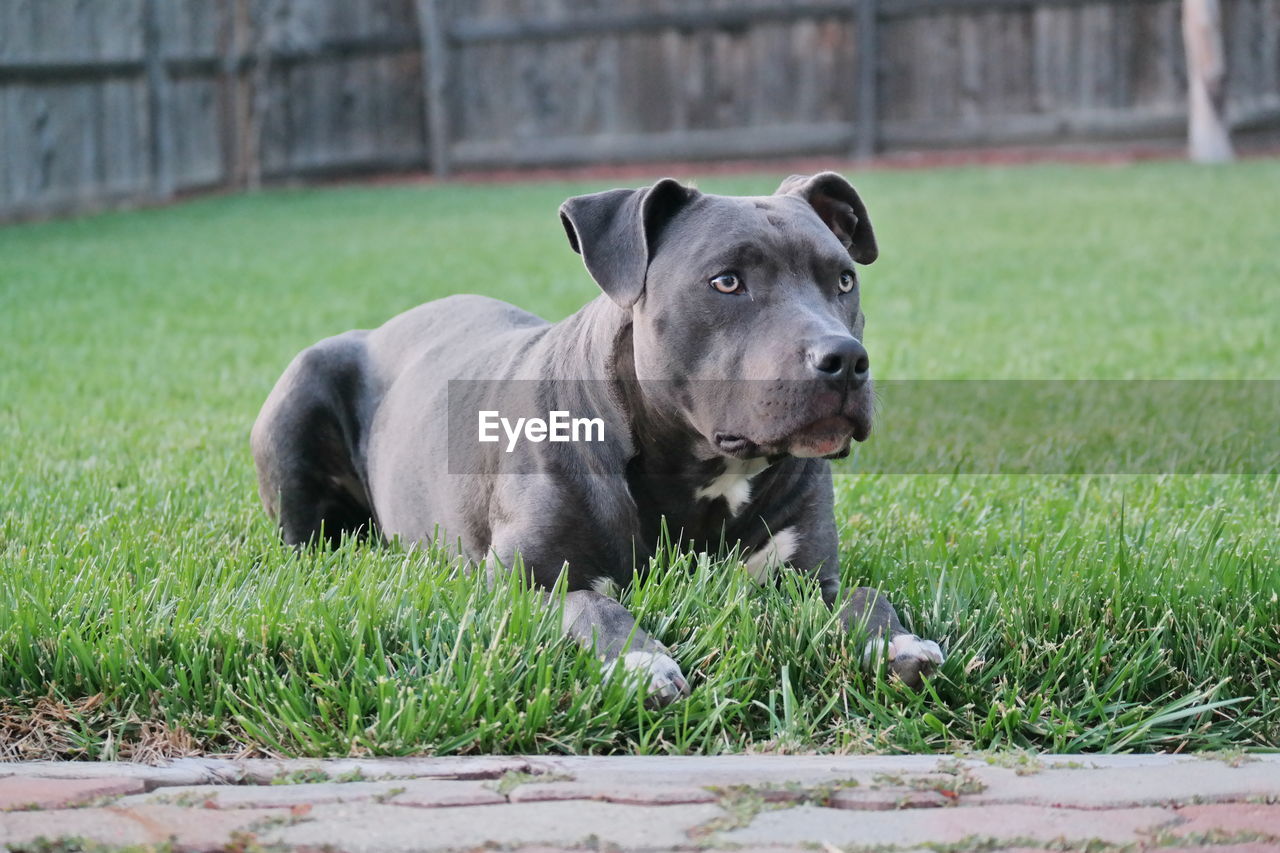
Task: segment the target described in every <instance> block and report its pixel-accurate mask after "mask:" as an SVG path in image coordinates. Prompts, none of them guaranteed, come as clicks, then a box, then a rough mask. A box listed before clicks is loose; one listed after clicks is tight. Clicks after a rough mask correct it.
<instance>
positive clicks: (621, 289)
mask: <svg viewBox="0 0 1280 853" xmlns="http://www.w3.org/2000/svg"><path fill="white" fill-rule="evenodd" d="M697 192H698V191H697V190H695V189H691V188H690V187H686V186H684V185H682V184H681V183H679V182H678V181H676V180H674V179H672V178H663V179H662V180H660V181H658V182H657V183H656V184H654V185H653V186H651V187H647V188H644V189H638V190H608V191H607V192H602V193H593V194H592V195H580V196H576V197H574V198H571V199H569V200H568V201H566V202H565V203H564V204H562V205H560V222H561V224H563V225H564V232H565V234H566V235H568V237H569V245H570V246H572V247H573V250H574V251H575V252H577V253H578V254H580V255H582V262H583V263H584V264H586V266H587V272H589V273H591V277H592V278H594V279H595V280H596V284H598V285H600V289H601V290H603V291H604V292H605V293H607V294H608V295H609V298H610V299H612V300H613V301H614V302H616V303H618V304H619V305H621V306H622V307H623V308H630V307H631V306H632V305H634V304H635V303H636V300H637V299H639V298H640V295H641V294H642V293H644V283H645V275H646V273H647V272H648V270H649V261H650V260H652V259H653V251H654V249H655V248H656V247H657V241H658V237H659V235H660V234H661V232H662V228H663V227H664V226H665V225H666V224H667V223H668V222H670V221H671V219H672V218H673V217H674V216H675V215H676V213H678V212H679V211H680V209H681V208H682V207H684V206H685V205H686V204H688V203H689V201H690V200H691V199H692V198H693V197H694V196H695V195H697Z"/></svg>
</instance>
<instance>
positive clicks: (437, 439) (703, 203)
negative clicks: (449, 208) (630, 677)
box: [253, 172, 942, 704]
mask: <svg viewBox="0 0 1280 853" xmlns="http://www.w3.org/2000/svg"><path fill="white" fill-rule="evenodd" d="M560 218H561V220H562V222H563V224H564V229H565V232H566V234H567V236H568V240H569V245H570V246H572V247H573V249H574V250H575V251H577V252H578V253H580V254H581V255H582V259H583V261H584V262H585V264H586V268H587V271H588V272H589V273H590V274H591V276H592V278H594V279H595V281H596V282H597V284H599V286H600V289H601V290H602V291H603V294H602V295H601V296H599V297H598V298H596V299H595V300H593V301H592V302H590V303H588V304H587V305H586V306H585V307H583V308H582V309H581V310H580V311H578V312H577V313H576V314H574V315H573V316H571V317H569V318H568V319H566V320H564V321H563V322H560V323H555V324H549V323H547V322H545V321H544V320H542V319H540V318H538V317H536V316H534V315H532V314H529V313H527V312H525V311H522V310H520V309H519V308H515V307H513V306H511V305H508V304H506V303H503V302H498V301H495V300H492V299H486V298H482V297H479V296H454V297H450V298H448V299H441V300H439V301H436V302H431V303H428V304H426V305H422V306H420V307H418V308H415V309H413V310H412V311H408V312H406V313H404V314H402V315H400V316H399V317H396V318H394V319H392V320H390V321H389V322H388V323H386V324H385V325H383V326H382V327H380V328H378V329H375V330H372V331H365V330H359V331H352V332H347V333H345V334H341V335H337V336H336V337H332V338H329V339H327V340H324V341H321V342H320V343H318V344H316V345H315V346H312V347H310V348H309V349H306V350H304V351H303V352H302V353H301V354H299V355H298V357H297V358H295V359H294V360H293V363H292V364H290V365H289V367H288V369H287V370H286V371H285V373H284V375H283V376H282V377H281V378H280V380H279V382H278V383H277V384H276V386H275V389H274V390H273V391H272V392H271V395H270V397H268V399H267V401H266V403H265V404H264V406H263V408H262V412H261V413H260V414H259V416H258V420H257V423H256V424H255V425H254V429H253V452H254V459H255V461H256V463H257V468H258V483H259V492H260V494H261V496H262V501H263V503H264V504H265V505H266V508H267V511H268V512H269V513H270V514H271V515H272V517H274V518H275V519H277V520H278V522H279V524H280V529H281V532H282V535H283V537H284V539H285V541H287V542H289V543H293V544H306V543H309V542H311V541H313V540H316V539H319V538H320V537H323V538H325V539H328V540H330V541H336V540H337V539H338V538H339V537H340V536H341V535H342V534H343V533H344V532H346V533H349V534H350V533H361V532H364V533H368V532H373V531H377V532H378V533H379V534H381V535H384V536H388V537H398V538H400V539H401V540H402V541H405V542H422V541H427V540H430V539H432V538H433V537H435V536H436V535H437V532H438V531H439V535H440V536H441V537H442V541H445V542H449V543H453V544H454V545H455V546H456V547H457V548H459V549H460V550H461V552H462V553H463V554H464V555H465V556H467V557H469V558H470V559H472V560H474V561H476V562H477V563H479V562H482V561H487V562H488V565H489V568H490V569H491V570H492V569H494V568H495V567H501V566H511V565H513V564H514V558H515V557H516V555H517V554H519V555H520V558H521V559H522V560H523V565H524V566H525V568H526V570H527V571H528V572H529V574H530V575H531V576H532V578H533V579H534V580H535V581H536V582H537V583H539V584H541V585H543V586H545V587H551V586H552V585H554V584H555V583H556V581H557V579H558V578H559V577H560V576H561V574H562V573H564V572H567V575H568V577H567V581H568V589H569V592H568V595H567V597H566V601H565V608H564V626H565V631H566V632H567V633H569V634H570V635H572V636H573V637H575V638H576V639H578V640H579V641H580V642H582V643H584V644H587V645H590V646H592V647H594V648H595V650H596V652H597V653H598V654H599V655H600V656H601V657H603V658H604V659H605V660H606V662H607V663H608V665H609V666H610V667H612V666H616V665H621V666H624V667H627V668H628V669H633V670H638V671H640V672H641V673H643V674H644V675H645V676H646V677H647V678H648V680H649V684H650V696H651V701H652V702H653V703H654V704H660V703H665V702H668V701H670V700H672V699H675V698H678V697H679V696H681V695H683V694H685V693H687V692H688V690H689V685H688V683H687V682H686V680H685V677H684V675H683V673H681V671H680V667H679V666H678V665H677V664H676V662H675V661H674V660H673V659H672V658H671V656H670V655H669V654H668V653H667V650H666V649H665V648H664V647H663V646H662V644H661V643H659V642H657V641H656V640H654V639H653V638H651V637H649V636H648V635H647V634H646V633H645V632H644V631H642V630H639V629H636V627H635V622H634V619H633V618H632V616H631V614H630V613H628V612H627V610H626V609H625V608H623V607H622V605H620V604H619V603H618V602H617V601H616V600H614V599H613V598H610V597H609V596H608V595H607V594H606V591H607V590H608V589H610V588H612V587H613V586H614V585H622V584H625V583H627V582H628V581H629V579H630V578H631V577H632V572H633V568H634V567H635V566H636V565H637V563H638V564H639V565H640V566H641V567H643V566H645V565H647V563H648V560H647V556H648V555H649V554H651V553H652V549H653V548H654V547H655V545H656V543H657V542H658V541H659V540H660V538H661V536H662V530H663V525H664V523H665V527H666V529H667V530H671V531H680V541H682V542H689V541H692V542H694V543H697V544H699V545H702V546H704V547H706V548H707V549H710V550H715V549H717V548H719V547H722V546H724V545H725V544H729V545H733V544H737V545H740V546H741V548H742V551H743V553H745V554H746V557H745V563H746V566H747V568H748V570H749V571H750V572H751V573H752V575H753V576H755V577H756V578H758V579H760V580H765V579H767V578H769V577H770V576H774V575H776V573H777V572H779V571H784V570H795V571H799V572H802V573H805V574H806V575H809V576H812V578H813V579H814V581H815V582H816V583H818V584H819V585H820V586H821V589H822V594H823V598H824V599H825V600H826V601H827V603H828V604H829V605H831V606H833V607H838V608H840V616H841V620H842V622H843V623H844V624H845V625H846V626H847V627H849V628H850V629H851V630H852V631H853V632H854V633H855V634H856V637H855V638H854V641H857V642H865V643H866V649H865V653H866V656H867V659H868V660H874V659H877V658H878V657H880V656H887V657H888V658H889V666H890V668H891V669H892V670H893V671H894V672H896V673H897V674H898V675H899V676H901V677H902V678H903V679H904V680H906V681H907V682H908V683H912V684H915V683H918V682H919V681H920V677H921V675H922V674H925V673H927V672H929V671H930V670H931V669H932V668H933V667H934V666H935V665H936V664H939V663H941V662H942V654H941V651H940V650H939V648H938V646H937V644H936V643H932V642H929V641H926V640H921V639H919V638H917V637H915V636H913V635H911V634H909V633H907V632H906V631H905V630H904V629H903V627H902V625H901V623H900V622H899V621H898V617H897V614H896V613H895V611H894V609H893V607H892V605H891V604H890V603H889V602H888V601H887V600H886V599H885V598H884V597H883V596H881V595H877V594H876V592H875V591H874V590H871V589H869V588H859V589H857V590H855V591H854V592H853V593H852V594H850V595H847V596H846V595H842V594H841V592H840V588H839V565H840V563H839V559H838V556H837V547H838V541H837V535H836V527H835V520H834V516H833V508H832V503H833V496H832V475H831V469H830V463H829V462H828V461H827V460H828V459H831V458H836V457H840V456H843V455H845V454H847V453H848V451H849V444H850V442H851V441H855V440H856V441H861V440H863V439H865V438H866V437H867V434H868V433H869V431H870V429H871V414H872V393H871V364H870V356H869V355H868V353H867V350H866V349H865V348H864V347H863V344H862V331H863V315H862V311H861V309H860V308H859V298H858V274H857V271H856V268H855V265H856V264H869V263H871V262H873V261H874V260H875V259H876V253H877V249H876V240H875V235H874V233H873V232H872V228H871V220H870V219H869V218H868V216H867V211H866V208H865V207H864V205H863V203H862V200H861V199H860V198H859V196H858V193H857V192H856V191H855V190H854V189H853V187H852V186H850V185H849V183H848V182H847V181H845V180H844V178H842V177H840V176H839V175H836V174H834V173H831V172H826V173H822V174H818V175H814V176H812V177H800V176H795V177H792V178H788V179H787V180H786V181H784V182H783V184H782V186H781V187H779V189H778V191H777V192H776V193H775V194H774V195H771V196H762V197H758V198H737V197H727V196H715V195H709V194H706V193H702V192H699V191H697V190H695V189H691V188H689V187H685V186H682V185H681V184H679V183H677V182H675V181H673V180H662V181H659V182H658V183H656V184H654V185H653V186H652V187H648V188H645V189H637V190H610V191H608V192H602V193H596V194H594V195H587V196H580V197H578V198H572V199H569V200H568V201H566V202H565V203H564V205H563V206H562V207H561V208H560ZM513 386H518V387H520V388H521V389H523V391H522V394H524V395H525V396H526V397H527V399H528V400H529V401H533V402H534V403H536V405H537V406H538V407H540V409H539V410H538V411H539V413H540V415H541V416H542V418H543V420H542V421H540V422H539V423H535V424H533V426H534V427H537V430H536V431H534V432H531V431H530V427H529V425H528V422H526V425H525V426H524V427H521V428H520V429H521V430H523V431H522V432H520V433H519V435H520V439H521V440H520V441H519V442H518V447H517V446H516V444H517V443H515V442H509V441H508V438H507V434H505V433H503V432H502V431H501V429H498V428H496V427H495V428H494V429H493V430H491V432H490V433H487V434H486V435H487V436H493V437H497V436H501V437H502V438H503V440H501V441H498V440H483V441H482V440H479V436H478V435H477V423H478V421H477V413H480V412H487V413H490V415H489V417H490V418H491V419H492V423H494V424H498V423H500V422H501V421H500V420H499V419H498V418H499V415H498V414H496V413H502V414H503V415H505V414H506V413H507V412H508V411H510V408H511V400H510V399H503V397H504V393H505V392H504V390H503V389H510V388H511V387H513ZM460 389H463V390H460ZM451 390H452V393H451ZM458 409H465V410H466V413H467V414H466V416H465V417H464V418H462V420H463V422H465V424H466V429H465V430H462V429H459V430H451V428H450V420H451V418H450V415H449V412H450V411H453V410H458ZM549 412H550V413H553V414H552V415H551V416H548V414H547V413H549ZM554 413H561V415H563V418H570V419H572V418H582V419H589V423H590V426H591V429H590V430H589V431H588V432H589V434H590V435H591V437H592V440H590V441H573V440H569V441H551V440H542V439H543V437H544V436H543V433H545V432H546V431H547V430H546V429H543V428H542V427H546V428H547V429H550V427H549V426H547V424H548V423H549V422H548V421H547V420H546V419H547V418H548V417H551V418H553V419H554V418H556V417H561V415H555V414H554ZM563 418H562V419H563ZM516 422H517V421H516V419H515V418H514V417H512V418H511V419H510V423H516ZM567 422H568V423H570V424H571V423H573V421H572V420H569V421H567ZM586 422H587V421H585V420H584V421H583V423H586ZM539 424H541V425H539ZM451 432H454V433H457V434H458V435H461V434H462V433H463V432H465V433H466V436H467V438H468V440H467V441H458V440H457V435H451ZM597 438H598V439H599V440H596V439H597ZM526 439H529V440H526ZM512 450H514V451H515V452H511V451H512Z"/></svg>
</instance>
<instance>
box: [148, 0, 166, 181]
mask: <svg viewBox="0 0 1280 853" xmlns="http://www.w3.org/2000/svg"><path fill="white" fill-rule="evenodd" d="M159 3H160V0H145V3H144V5H143V7H142V8H143V20H142V28H143V40H144V45H145V49H146V73H147V107H148V111H149V113H150V116H151V121H150V140H149V143H148V148H149V153H150V156H151V181H152V187H151V191H152V193H153V194H154V195H155V196H157V197H159V198H167V197H169V196H171V195H173V165H174V164H173V160H174V146H173V131H172V115H171V110H170V100H169V95H170V92H169V72H168V69H167V68H166V67H165V63H164V33H163V31H162V30H161V27H160V17H159V16H160V8H159Z"/></svg>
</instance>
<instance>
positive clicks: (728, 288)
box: [711, 272, 742, 293]
mask: <svg viewBox="0 0 1280 853" xmlns="http://www.w3.org/2000/svg"><path fill="white" fill-rule="evenodd" d="M711 286H712V287H714V288H715V289H716V290H718V291H720V292H721V293H737V292H738V291H740V290H742V279H740V278H738V276H737V275H736V274H735V273H731V272H722V273H720V275H718V276H716V277H715V278H713V279H711Z"/></svg>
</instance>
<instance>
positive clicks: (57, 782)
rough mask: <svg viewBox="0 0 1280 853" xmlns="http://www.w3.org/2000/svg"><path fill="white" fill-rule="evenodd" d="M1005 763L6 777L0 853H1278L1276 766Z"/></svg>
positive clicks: (235, 768) (134, 771) (1258, 761)
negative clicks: (103, 852)
mask: <svg viewBox="0 0 1280 853" xmlns="http://www.w3.org/2000/svg"><path fill="white" fill-rule="evenodd" d="M993 762H994V764H1002V763H1003V764H1007V765H1009V766H994V765H993V764H991V763H988V762H986V761H982V760H978V759H973V758H969V759H954V758H952V759H946V758H939V757H936V756H862V757H840V756H714V757H707V758H697V757H670V758H661V757H626V756H621V757H602V758H577V757H529V758H521V757H511V758H506V757H487V758H486V757H482V758H474V759H466V758H439V759H436V758H411V759H388V760H378V759H355V760H335V761H312V760H308V761H264V760H256V761H230V760H222V759H184V760H181V761H175V762H172V763H171V764H168V765H165V766H162V767H149V766H142V765H131V764H108V763H103V764H89V763H83V764H81V763H74V762H68V763H60V764H59V763H52V762H32V763H20V764H0V809H7V810H8V811H3V812H0V845H8V846H9V847H11V848H13V847H16V848H18V849H23V848H24V847H35V848H36V849H40V848H39V843H38V839H41V838H44V839H46V841H48V842H52V841H55V840H59V839H62V840H70V839H77V840H78V841H77V842H76V843H77V844H79V845H81V846H83V847H95V845H97V846H102V849H108V850H109V849H112V848H116V847H122V846H128V845H132V846H133V847H135V848H136V849H140V850H148V849H174V850H200V851H205V850H207V851H213V850H248V849H260V848H263V849H271V850H282V851H283V850H319V849H324V850H331V851H335V853H341V851H374V850H377V851H418V850H423V851H434V850H440V851H452V850H475V849H493V848H502V849H504V850H511V851H527V853H533V851H539V850H562V849H577V848H581V849H616V850H620V851H628V850H636V851H639V850H646V851H648V850H689V851H695V850H714V849H734V850H738V851H749V850H760V851H770V853H787V851H798V850H802V849H808V850H813V849H819V850H832V849H842V848H850V847H855V848H859V849H867V850H878V849H883V850H890V849H892V850H894V851H898V852H899V853H903V851H909V850H917V849H920V850H923V849H938V848H947V849H969V848H974V849H982V850H992V851H995V850H1004V851H1013V850H1015V849H1017V850H1043V849H1046V847H1052V848H1069V849H1086V848H1087V849H1091V850H1092V849H1097V850H1106V851H1111V850H1121V849H1123V850H1128V851H1146V850H1156V849H1164V848H1168V849H1169V850H1170V851H1172V850H1178V851H1180V852H1181V853H1185V851H1187V850H1203V851H1214V853H1262V851H1268V853H1280V756H1258V757H1256V758H1254V757H1246V759H1245V760H1243V761H1234V762H1232V763H1226V762H1224V761H1219V760H1212V759H1201V758H1195V757H1185V756H1134V757H1123V756H1122V757H1111V756H1106V757H1104V756H1098V757H1089V756H1086V757H1053V756H1045V757H1040V758H1038V759H1035V760H1023V761H1009V762H1002V761H996V760H994V759H993ZM317 780H319V781H317ZM273 783H274V784H273ZM166 845H168V846H167V847H166ZM70 846H71V847H72V849H79V847H75V846H74V845H70ZM49 849H57V848H49ZM95 849H97V848H95Z"/></svg>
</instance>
